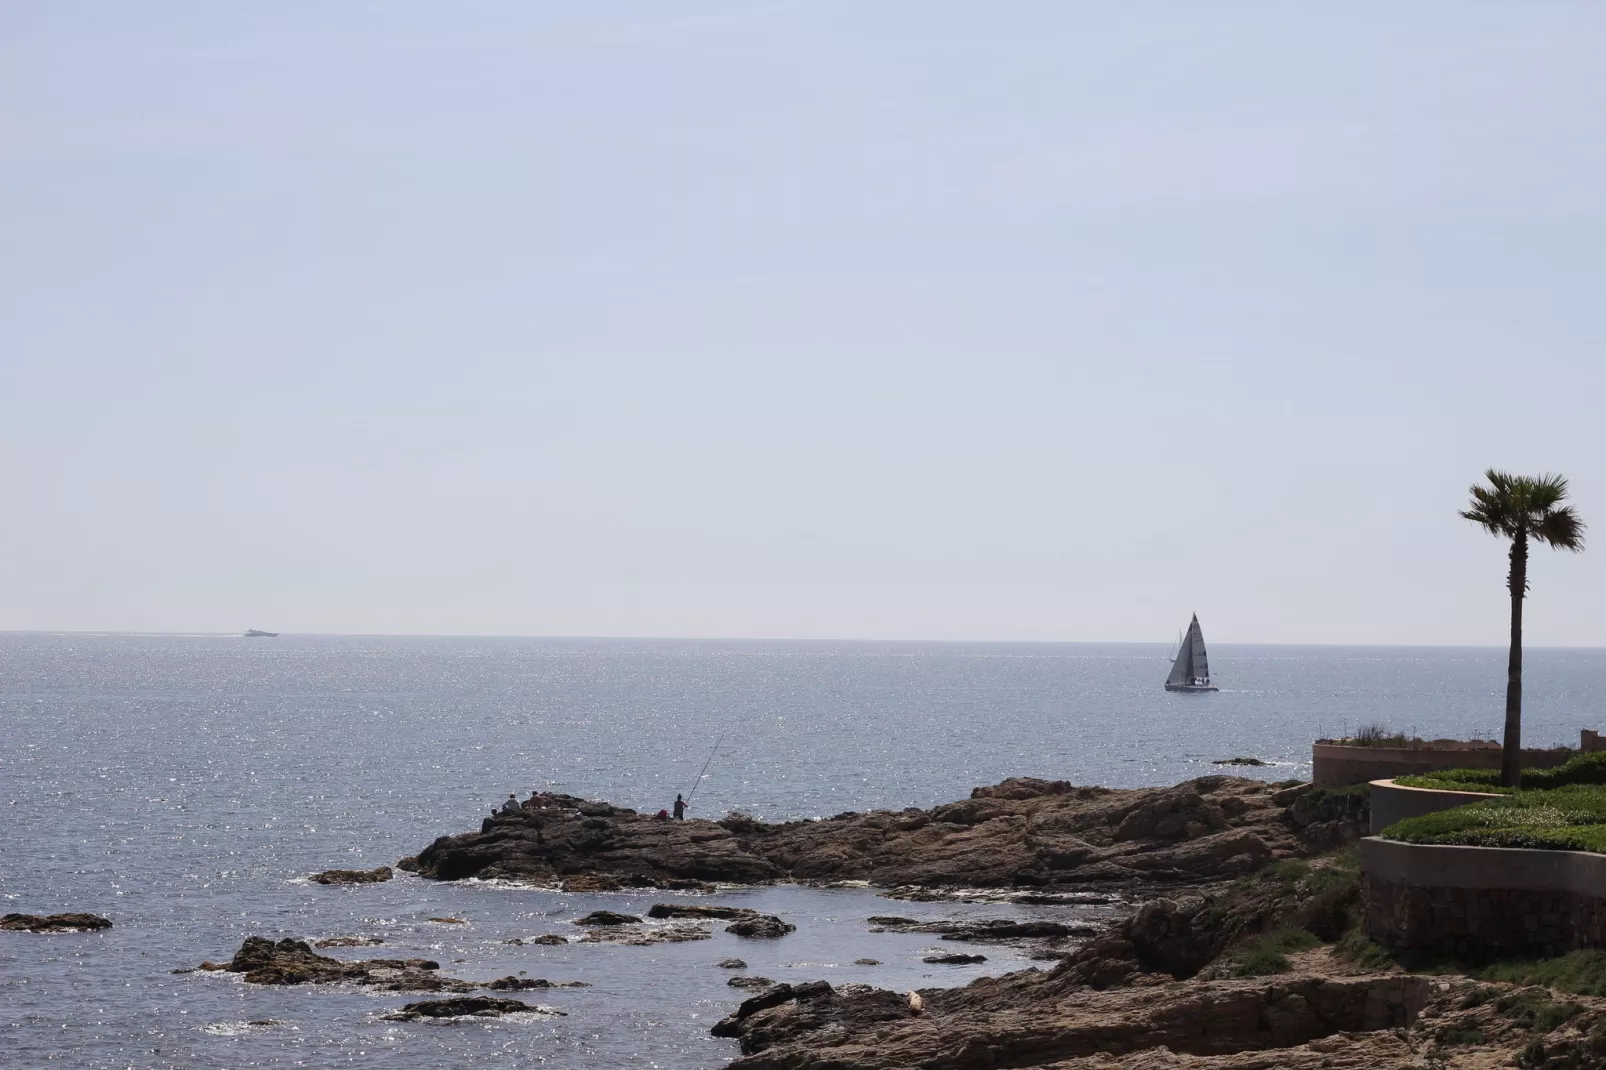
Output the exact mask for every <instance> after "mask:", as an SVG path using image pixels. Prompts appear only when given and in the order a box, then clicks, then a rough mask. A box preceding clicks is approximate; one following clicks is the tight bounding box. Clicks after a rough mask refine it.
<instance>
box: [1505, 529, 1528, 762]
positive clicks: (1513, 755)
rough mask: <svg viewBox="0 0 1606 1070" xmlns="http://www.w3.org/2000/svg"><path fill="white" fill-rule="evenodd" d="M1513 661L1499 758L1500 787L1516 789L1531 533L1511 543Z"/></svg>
mask: <svg viewBox="0 0 1606 1070" xmlns="http://www.w3.org/2000/svg"><path fill="white" fill-rule="evenodd" d="M1506 587H1507V588H1509V589H1510V591H1511V658H1510V660H1509V661H1508V662H1507V663H1506V739H1505V747H1504V750H1503V751H1502V752H1501V755H1500V783H1501V785H1503V786H1504V787H1508V788H1515V787H1517V785H1518V784H1519V783H1520V782H1521V780H1522V600H1523V599H1524V598H1525V597H1527V595H1528V532H1527V531H1526V530H1522V529H1519V530H1518V531H1517V534H1516V535H1515V536H1513V537H1512V539H1511V571H1510V573H1509V574H1508V575H1507V576H1506Z"/></svg>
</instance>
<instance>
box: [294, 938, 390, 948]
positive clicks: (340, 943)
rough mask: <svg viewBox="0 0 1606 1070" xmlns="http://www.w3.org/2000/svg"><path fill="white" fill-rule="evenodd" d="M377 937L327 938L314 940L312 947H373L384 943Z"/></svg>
mask: <svg viewBox="0 0 1606 1070" xmlns="http://www.w3.org/2000/svg"><path fill="white" fill-rule="evenodd" d="M384 942H385V941H383V940H381V939H380V938H379V937H377V936H328V937H325V938H324V939H322V940H314V941H313V942H312V946H313V947H375V946H377V945H379V944H382V943H384Z"/></svg>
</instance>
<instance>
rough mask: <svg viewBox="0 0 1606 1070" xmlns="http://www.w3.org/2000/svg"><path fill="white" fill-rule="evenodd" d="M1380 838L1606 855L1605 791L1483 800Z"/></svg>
mask: <svg viewBox="0 0 1606 1070" xmlns="http://www.w3.org/2000/svg"><path fill="white" fill-rule="evenodd" d="M1590 757H1594V756H1593V755H1591V756H1590ZM1569 764H1570V763H1569ZM1383 836H1384V837H1385V838H1386V839H1391V840H1403V841H1404V842H1406V843H1435V844H1457V845H1461V846H1468V847H1534V848H1542V849H1546V850H1553V851H1596V852H1599V853H1602V854H1606V787H1603V786H1601V785H1598V784H1571V785H1567V786H1565V787H1559V788H1555V789H1553V790H1550V791H1523V792H1520V793H1518V794H1515V795H1508V796H1506V797H1505V798H1501V799H1485V800H1484V801H1482V802H1476V803H1473V804H1471V805H1470V806H1462V807H1458V808H1457V809H1454V810H1441V811H1440V812H1439V813H1436V814H1424V815H1423V816H1422V817H1411V818H1406V819H1405V820H1404V821H1397V822H1395V823H1394V824H1392V825H1390V826H1389V827H1388V828H1386V829H1384V830H1383Z"/></svg>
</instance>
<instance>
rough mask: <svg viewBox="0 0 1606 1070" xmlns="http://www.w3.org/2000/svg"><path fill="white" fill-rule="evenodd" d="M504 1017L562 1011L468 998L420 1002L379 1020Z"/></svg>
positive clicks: (549, 1014)
mask: <svg viewBox="0 0 1606 1070" xmlns="http://www.w3.org/2000/svg"><path fill="white" fill-rule="evenodd" d="M504 1014H540V1015H545V1016H547V1017H557V1018H561V1017H563V1015H564V1012H563V1011H560V1010H554V1009H553V1008H551V1007H532V1006H530V1005H529V1004H528V1003H525V1002H524V1001H523V1000H518V999H497V998H495V997H492V996H468V997H466V998H461V999H426V1000H421V1001H419V1002H417V1003H409V1004H407V1005H406V1006H405V1007H403V1008H402V1009H401V1010H399V1011H396V1012H395V1013H394V1014H385V1015H381V1017H382V1018H384V1019H385V1020H386V1021H389V1022H416V1021H418V1020H419V1019H420V1018H464V1017H473V1018H499V1017H501V1016H502V1015H504Z"/></svg>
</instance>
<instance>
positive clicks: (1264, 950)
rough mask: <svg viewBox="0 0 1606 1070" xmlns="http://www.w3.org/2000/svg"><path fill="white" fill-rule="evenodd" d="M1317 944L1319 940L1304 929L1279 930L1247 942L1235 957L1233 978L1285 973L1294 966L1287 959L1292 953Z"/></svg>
mask: <svg viewBox="0 0 1606 1070" xmlns="http://www.w3.org/2000/svg"><path fill="white" fill-rule="evenodd" d="M1319 943H1321V941H1320V940H1318V939H1317V938H1316V936H1315V935H1314V934H1313V933H1310V932H1308V931H1306V930H1304V929H1295V928H1284V929H1278V930H1276V931H1275V932H1269V933H1267V934H1266V935H1265V936H1262V937H1260V938H1259V939H1258V940H1254V941H1251V942H1250V943H1249V944H1246V945H1245V946H1244V947H1243V949H1242V950H1240V951H1239V952H1238V953H1237V955H1235V956H1234V960H1233V964H1232V971H1231V972H1232V974H1233V976H1235V977H1263V976H1265V975H1266V974H1271V973H1287V972H1288V971H1289V970H1290V969H1292V968H1293V966H1292V964H1291V963H1290V962H1289V961H1288V956H1289V954H1290V953H1291V952H1295V951H1304V950H1306V949H1307V948H1312V947H1315V946H1316V945H1317V944H1319Z"/></svg>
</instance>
